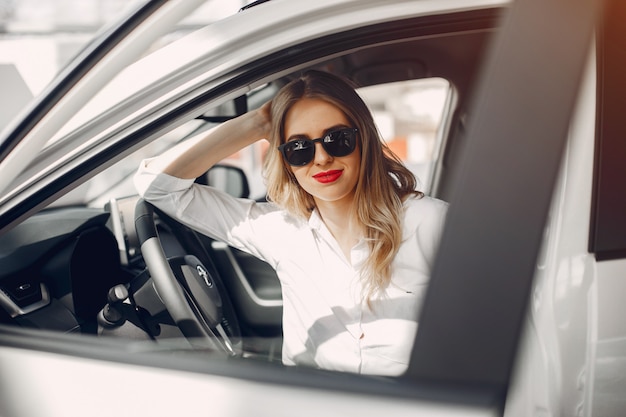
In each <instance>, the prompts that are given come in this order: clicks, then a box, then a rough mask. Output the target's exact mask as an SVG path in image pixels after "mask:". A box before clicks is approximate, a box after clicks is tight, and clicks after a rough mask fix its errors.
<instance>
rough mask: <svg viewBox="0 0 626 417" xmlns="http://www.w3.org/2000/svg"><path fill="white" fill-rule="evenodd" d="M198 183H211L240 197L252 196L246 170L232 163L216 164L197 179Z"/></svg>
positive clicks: (212, 185)
mask: <svg viewBox="0 0 626 417" xmlns="http://www.w3.org/2000/svg"><path fill="white" fill-rule="evenodd" d="M196 182H197V183H198V184H204V185H210V186H211V187H215V188H217V189H218V190H221V191H224V192H225V193H228V194H230V195H232V196H233V197H238V198H248V197H250V187H249V185H248V179H247V178H246V174H245V172H243V170H242V169H241V168H237V167H234V166H231V165H221V164H217V165H214V166H213V167H212V168H211V169H209V170H208V171H207V172H206V173H205V174H204V175H202V176H200V177H198V178H197V179H196Z"/></svg>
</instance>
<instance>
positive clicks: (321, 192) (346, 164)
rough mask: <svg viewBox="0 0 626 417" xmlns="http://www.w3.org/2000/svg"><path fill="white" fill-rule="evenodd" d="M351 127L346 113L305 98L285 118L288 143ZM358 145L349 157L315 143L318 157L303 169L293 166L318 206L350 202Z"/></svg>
mask: <svg viewBox="0 0 626 417" xmlns="http://www.w3.org/2000/svg"><path fill="white" fill-rule="evenodd" d="M346 127H347V128H349V127H353V126H351V124H350V122H349V121H348V119H347V118H346V116H345V114H344V113H343V112H342V111H341V110H340V109H338V108H337V107H335V106H334V105H333V104H330V103H328V102H326V101H324V100H321V99H310V98H306V99H302V100H300V101H298V102H297V103H296V104H294V105H293V106H292V107H291V109H289V111H288V112H287V115H286V117H285V140H286V141H290V140H294V139H302V138H306V139H317V138H320V137H323V136H324V135H325V134H326V133H328V132H329V131H332V130H336V129H341V128H346ZM360 155H361V151H360V146H359V145H358V144H357V147H356V149H355V150H354V152H352V153H351V154H349V155H347V156H342V157H333V156H331V155H329V154H328V153H327V152H326V150H324V148H323V147H322V144H321V143H319V142H317V143H315V156H314V158H313V160H312V161H311V162H309V163H308V164H307V165H304V166H291V167H290V168H291V171H292V172H293V174H294V175H295V177H296V180H297V181H298V183H299V184H300V186H301V187H302V188H303V189H304V190H305V191H306V192H308V193H309V194H311V195H312V196H313V198H314V199H315V201H316V204H318V206H319V204H323V202H340V203H351V202H352V199H353V198H354V192H355V188H356V184H357V181H358V178H359V168H360V165H361V156H360Z"/></svg>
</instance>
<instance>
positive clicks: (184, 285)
mask: <svg viewBox="0 0 626 417" xmlns="http://www.w3.org/2000/svg"><path fill="white" fill-rule="evenodd" d="M135 228H136V230H137V237H138V239H139V244H140V245H141V253H142V255H143V258H144V261H145V263H146V266H147V268H148V272H150V275H151V277H152V280H153V281H154V286H155V288H156V291H157V293H158V295H159V297H160V298H161V300H162V301H163V303H164V304H165V308H167V310H168V312H169V313H170V315H171V316H172V319H173V320H174V322H175V323H176V325H177V326H178V328H179V329H180V330H181V332H182V333H183V335H184V336H185V337H186V338H187V339H188V340H189V342H190V343H191V344H192V345H193V346H195V347H199V348H208V349H211V350H217V351H222V352H224V353H226V354H227V355H229V356H238V355H240V354H241V339H240V334H238V332H239V330H238V329H239V326H238V323H237V319H236V316H234V315H233V314H229V316H231V317H225V316H224V310H226V311H229V312H232V307H231V306H227V307H231V308H226V309H224V303H223V299H222V296H221V294H220V293H221V291H220V286H221V281H220V280H219V278H217V271H215V270H214V269H213V268H211V269H208V268H207V266H205V265H203V264H202V262H200V260H199V259H198V258H197V257H195V256H193V255H186V256H178V257H174V258H170V259H168V258H167V257H166V255H165V252H164V251H163V246H162V245H161V241H160V240H159V235H158V232H157V228H156V224H155V221H154V206H152V204H150V203H148V202H146V201H145V200H143V199H140V200H139V201H138V202H137V205H136V206H135Z"/></svg>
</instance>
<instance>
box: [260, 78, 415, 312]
mask: <svg viewBox="0 0 626 417" xmlns="http://www.w3.org/2000/svg"><path fill="white" fill-rule="evenodd" d="M304 98H315V99H321V100H324V101H326V102H328V103H331V104H333V105H334V106H336V107H337V108H339V109H340V110H341V111H343V113H344V114H345V116H346V117H347V119H348V121H350V123H351V124H352V127H356V128H357V129H358V132H359V133H358V135H359V141H360V147H359V148H360V151H361V168H360V172H359V180H358V182H357V185H356V192H355V203H356V204H355V213H354V214H355V215H356V217H357V219H358V221H359V222H360V223H361V224H362V225H363V226H364V228H365V237H366V239H367V242H368V245H369V248H370V251H371V256H370V257H369V258H368V260H367V261H366V263H365V265H364V267H363V270H362V271H361V277H362V279H363V281H364V296H365V297H366V298H367V300H368V301H369V300H370V299H371V297H372V296H374V295H375V294H377V293H383V292H384V290H385V288H386V287H387V286H388V284H389V281H390V280H391V274H392V271H391V264H392V261H393V259H394V257H395V255H396V253H397V252H398V249H399V248H400V244H401V243H402V218H403V202H404V200H405V199H406V198H407V197H408V196H410V195H416V196H420V197H421V196H422V195H423V194H422V193H421V192H419V191H416V186H417V180H416V178H415V176H414V175H413V173H412V172H411V171H409V170H408V169H407V168H406V167H405V166H404V165H403V163H402V162H401V161H400V159H399V158H398V157H397V156H396V155H395V154H394V153H393V152H392V151H391V150H390V149H389V148H388V147H387V145H386V144H385V143H384V142H383V141H382V140H381V137H380V134H379V132H378V130H377V129H376V125H375V123H374V118H373V117H372V114H371V112H370V111H369V109H368V107H367V105H366V104H365V103H364V102H363V100H362V99H361V97H360V96H359V95H358V94H357V92H356V91H355V88H354V87H353V86H352V84H350V83H349V82H348V81H346V80H343V79H341V78H338V77H336V76H334V75H332V74H329V73H325V72H321V71H309V72H306V73H305V74H303V75H302V76H300V77H299V78H297V79H295V80H293V81H291V82H290V83H288V84H287V85H285V86H284V87H283V88H282V89H281V90H280V91H279V92H278V94H277V95H276V97H275V98H274V99H273V100H272V105H271V120H272V131H271V133H270V137H269V138H268V139H269V142H270V149H269V152H268V155H267V157H266V159H265V163H264V173H265V178H266V181H267V195H268V199H269V200H270V201H273V202H275V203H276V204H278V205H279V206H281V207H283V208H284V209H285V210H287V212H289V213H290V214H292V215H294V216H299V217H302V218H305V219H308V218H309V216H310V214H311V211H312V210H313V209H314V208H315V201H314V200H313V197H312V196H311V195H310V194H308V193H307V192H306V191H304V189H302V188H301V187H300V186H299V184H298V182H297V181H296V179H295V177H294V175H293V173H292V172H291V169H290V167H289V165H288V164H287V163H286V162H285V161H283V158H282V155H281V154H280V152H279V151H278V149H277V147H278V146H279V145H280V144H281V143H283V142H284V140H285V138H284V125H285V117H286V115H287V112H288V111H289V109H290V108H291V107H292V106H293V105H294V104H295V103H296V102H298V101H299V100H301V99H304Z"/></svg>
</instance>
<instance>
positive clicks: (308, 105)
mask: <svg viewBox="0 0 626 417" xmlns="http://www.w3.org/2000/svg"><path fill="white" fill-rule="evenodd" d="M260 139H267V140H269V142H270V145H271V146H270V149H269V152H268V155H267V157H266V161H265V165H264V172H265V177H266V182H267V188H268V193H267V194H268V200H269V201H270V203H255V202H254V201H249V200H242V199H235V198H232V197H230V196H228V195H225V194H223V193H220V192H218V191H216V190H214V189H211V188H209V187H205V186H200V185H197V184H194V179H195V178H196V177H198V176H200V175H202V174H203V173H205V172H206V171H207V170H208V169H209V168H210V167H211V166H212V165H214V164H215V163H217V162H218V161H220V160H221V159H223V158H225V157H227V156H229V155H231V154H233V153H234V152H236V151H238V150H240V149H241V148H243V147H245V146H247V145H249V144H251V143H253V142H255V141H257V140H260ZM136 185H137V188H138V190H139V193H140V194H141V195H142V196H143V197H144V198H145V199H146V200H148V201H150V202H152V203H153V204H155V205H156V206H158V207H159V208H160V209H162V210H164V211H165V212H166V213H168V214H170V215H172V216H173V217H175V218H177V219H179V220H180V221H181V222H183V223H185V224H187V225H189V226H190V227H192V228H195V229H196V230H198V231H200V232H202V233H205V234H206V235H208V236H211V237H212V238H214V239H218V240H221V241H224V242H226V243H228V244H229V245H231V246H233V247H236V248H238V249H241V250H243V251H246V252H249V253H251V254H253V255H255V256H257V257H259V258H261V259H263V260H264V261H266V262H268V263H269V264H270V265H271V266H272V267H274V268H275V269H276V272H277V275H278V277H279V279H280V282H281V287H282V294H283V351H282V355H283V363H285V364H288V365H294V364H305V365H311V366H316V367H320V368H324V369H332V370H341V371H350V372H360V373H368V374H380V375H398V374H401V373H403V372H404V371H405V370H406V368H407V365H408V360H409V357H410V352H411V348H412V342H413V339H414V336H415V332H416V330H417V322H416V317H417V314H418V312H419V307H420V304H421V300H422V297H423V295H424V292H425V289H426V285H427V282H428V276H429V272H430V267H431V263H432V261H433V258H434V256H435V251H436V248H437V244H438V240H439V236H440V233H441V229H442V225H443V222H444V217H445V211H446V204H445V203H443V202H441V201H439V200H435V199H432V198H429V197H425V196H423V195H422V193H420V192H417V191H415V188H416V179H415V177H414V176H413V174H412V173H411V172H410V171H409V170H408V169H406V168H405V167H404V166H403V165H402V163H401V162H400V161H399V160H398V159H397V158H396V157H395V156H394V155H393V154H392V152H391V151H390V150H389V149H388V148H387V147H386V146H385V145H384V143H383V142H382V141H381V139H380V136H379V134H378V132H377V129H376V127H375V124H374V120H373V118H372V115H371V113H370V111H369V110H368V108H367V106H366V105H365V103H364V102H363V101H362V100H361V98H360V97H359V96H358V94H357V93H356V91H355V90H354V88H353V87H352V86H351V85H350V84H348V83H347V82H346V81H344V80H342V79H339V78H337V77H335V76H333V75H330V74H327V73H324V72H317V71H311V72H308V73H306V74H304V75H302V76H301V77H300V78H298V79H296V80H294V81H292V82H290V83H289V84H288V85H286V86H285V87H283V88H282V89H281V90H280V91H279V92H278V94H277V95H276V97H275V98H274V99H273V100H272V101H271V102H270V103H266V104H265V105H263V106H262V107H261V108H259V109H257V110H254V111H250V112H248V113H246V114H244V115H242V116H240V117H237V118H235V119H233V120H230V121H228V122H226V123H224V124H222V125H221V126H220V127H219V128H217V129H215V130H214V131H212V132H211V133H209V134H208V135H206V136H205V137H203V138H201V139H199V140H197V141H195V142H194V143H190V144H185V149H181V148H177V149H174V150H173V151H170V152H168V153H166V154H164V155H162V156H160V157H158V158H155V159H152V160H146V161H144V162H143V163H142V166H141V167H140V170H139V172H138V174H137V176H136Z"/></svg>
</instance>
